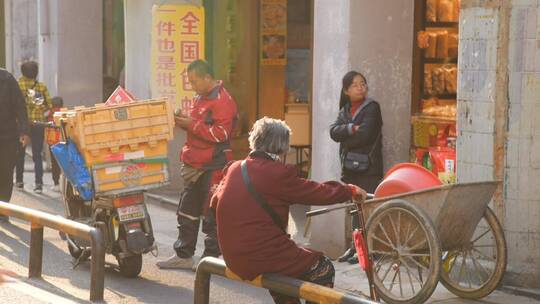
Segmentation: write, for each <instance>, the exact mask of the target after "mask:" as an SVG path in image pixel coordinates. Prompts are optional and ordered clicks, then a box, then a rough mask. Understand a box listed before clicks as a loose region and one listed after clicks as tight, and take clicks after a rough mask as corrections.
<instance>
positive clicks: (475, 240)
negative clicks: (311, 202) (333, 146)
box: [306, 170, 507, 303]
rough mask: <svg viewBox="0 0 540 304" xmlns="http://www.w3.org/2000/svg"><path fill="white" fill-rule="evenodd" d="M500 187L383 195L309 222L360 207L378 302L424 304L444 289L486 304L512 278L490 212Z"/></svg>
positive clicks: (373, 292)
mask: <svg viewBox="0 0 540 304" xmlns="http://www.w3.org/2000/svg"><path fill="white" fill-rule="evenodd" d="M426 172H428V173H430V174H431V172H429V171H427V170H426ZM383 184H384V182H383ZM383 184H381V185H380V186H379V188H380V187H381V186H383ZM497 186H498V182H492V181H488V182H474V183H458V184H450V185H439V186H435V187H429V188H427V189H422V190H418V191H410V192H407V193H401V194H394V195H389V196H384V197H377V192H384V191H378V190H380V189H379V188H378V189H377V191H376V192H375V197H373V195H371V197H372V198H371V199H368V200H366V201H365V202H364V203H363V204H355V203H351V204H347V205H343V206H340V207H334V208H324V209H319V210H313V211H310V212H308V213H307V214H306V215H307V216H315V215H319V214H323V213H326V212H330V211H333V210H337V209H342V208H350V207H357V208H356V210H352V211H351V214H353V213H356V214H357V215H358V217H359V220H360V221H359V222H360V231H363V233H362V236H363V238H362V239H363V240H365V245H366V247H367V254H366V256H367V257H368V265H364V266H366V267H365V268H364V270H366V273H367V274H368V279H369V280H370V285H372V287H373V288H372V289H373V290H370V293H371V296H372V298H373V299H374V300H378V297H380V298H382V299H383V300H384V301H385V302H387V303H423V302H425V301H426V300H428V299H429V297H430V296H431V295H432V294H433V292H434V290H435V288H436V287H437V284H438V282H439V281H441V282H442V284H443V285H444V286H445V287H446V288H447V289H448V290H449V291H450V292H452V293H453V294H455V295H457V296H459V297H462V298H467V299H479V298H483V297H485V296H487V295H489V294H490V293H491V292H492V291H493V290H495V288H497V286H498V285H499V284H500V282H501V280H502V278H503V275H504V272H505V270H506V262H507V249H506V241H505V238H504V233H503V229H502V227H501V225H500V223H499V221H498V220H497V218H496V216H495V214H494V213H493V211H492V210H491V209H490V208H489V207H488V204H489V203H490V201H491V198H492V196H493V193H494V192H495V189H496V188H497ZM364 223H365V225H364ZM357 250H362V249H361V248H358V246H357Z"/></svg>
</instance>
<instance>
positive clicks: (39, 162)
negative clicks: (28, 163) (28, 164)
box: [16, 125, 45, 185]
mask: <svg viewBox="0 0 540 304" xmlns="http://www.w3.org/2000/svg"><path fill="white" fill-rule="evenodd" d="M44 132H45V130H44V129H43V127H40V126H35V125H31V126H30V140H31V143H32V160H33V161H34V173H35V183H36V185H43V157H42V156H41V154H42V152H43V142H44V140H45V133H44ZM25 150H26V148H25V147H23V146H22V145H19V151H18V152H17V172H16V181H17V182H18V183H22V182H23V176H24V175H23V174H24V157H25V153H26V152H25Z"/></svg>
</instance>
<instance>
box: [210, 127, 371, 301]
mask: <svg viewBox="0 0 540 304" xmlns="http://www.w3.org/2000/svg"><path fill="white" fill-rule="evenodd" d="M290 134H291V131H290V129H289V127H288V126H287V124H285V122H283V121H281V120H277V119H272V118H267V117H264V118H261V119H259V120H258V121H256V122H255V124H254V125H253V128H252V130H251V132H250V134H249V147H250V149H251V152H250V154H249V155H248V157H247V158H246V159H245V160H243V161H236V162H233V163H231V164H230V165H228V166H227V168H226V169H225V170H224V171H225V175H224V178H223V180H222V182H221V183H220V185H219V186H218V189H217V190H216V192H215V194H214V196H213V197H212V200H211V208H213V209H215V212H216V221H217V230H218V240H219V244H220V246H221V251H222V252H223V258H224V260H225V263H226V264H227V267H228V268H230V269H231V270H232V271H233V272H234V273H235V274H237V275H238V276H240V278H242V279H243V280H253V279H255V278H256V277H257V276H259V275H260V274H264V273H279V274H282V275H285V276H289V277H294V278H298V279H301V280H304V281H309V282H313V283H316V284H320V285H324V286H327V287H333V284H334V276H335V270H334V266H333V265H332V262H331V261H330V260H329V258H327V257H326V256H324V255H323V253H321V252H317V251H315V250H312V249H308V248H304V247H301V246H298V245H297V244H296V243H295V242H294V241H293V240H291V239H290V236H289V235H288V234H287V232H286V231H287V228H286V223H288V217H289V207H290V206H291V205H292V204H295V203H300V204H304V205H331V204H337V203H343V202H348V201H350V200H351V199H354V200H356V201H357V202H359V203H361V202H363V201H364V200H365V198H366V192H365V191H364V190H362V189H361V188H360V187H357V186H355V185H346V184H342V183H340V182H335V181H329V182H325V183H317V182H314V181H310V180H307V179H304V178H301V177H299V176H298V172H297V169H296V166H293V165H287V164H285V162H284V160H285V155H286V154H287V153H288V151H289V139H290ZM270 294H271V295H272V297H273V299H274V302H275V303H300V302H299V300H298V299H294V298H291V297H288V296H286V295H282V294H278V293H275V292H270Z"/></svg>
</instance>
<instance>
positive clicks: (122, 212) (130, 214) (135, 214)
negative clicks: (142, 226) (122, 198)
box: [118, 205, 145, 222]
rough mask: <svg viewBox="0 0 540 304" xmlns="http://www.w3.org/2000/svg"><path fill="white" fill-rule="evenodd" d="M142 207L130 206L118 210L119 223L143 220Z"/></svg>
mask: <svg viewBox="0 0 540 304" xmlns="http://www.w3.org/2000/svg"><path fill="white" fill-rule="evenodd" d="M144 216H145V214H144V206H143V205H131V206H126V207H121V208H118V219H119V220H120V222H129V221H132V220H139V219H144Z"/></svg>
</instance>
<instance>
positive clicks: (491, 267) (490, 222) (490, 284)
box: [441, 208, 507, 299]
mask: <svg viewBox="0 0 540 304" xmlns="http://www.w3.org/2000/svg"><path fill="white" fill-rule="evenodd" d="M506 259H507V256H506V241H505V239H504V232H503V229H502V227H501V224H500V223H499V221H498V220H497V217H496V216H495V214H494V213H493V211H491V209H489V208H487V209H486V211H485V213H484V217H483V218H482V220H481V221H480V223H478V226H476V230H475V232H474V234H473V236H472V238H471V241H470V242H469V244H467V245H466V246H464V247H463V248H462V249H460V250H454V251H448V252H445V253H444V255H443V268H442V271H441V282H442V283H443V285H444V286H445V287H446V288H447V289H448V290H449V291H450V292H452V293H453V294H455V295H457V296H459V297H462V298H466V299H480V298H483V297H485V296H487V295H489V294H490V293H491V292H493V290H495V288H497V286H498V285H499V284H500V283H501V281H502V278H503V275H504V272H505V271H506Z"/></svg>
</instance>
